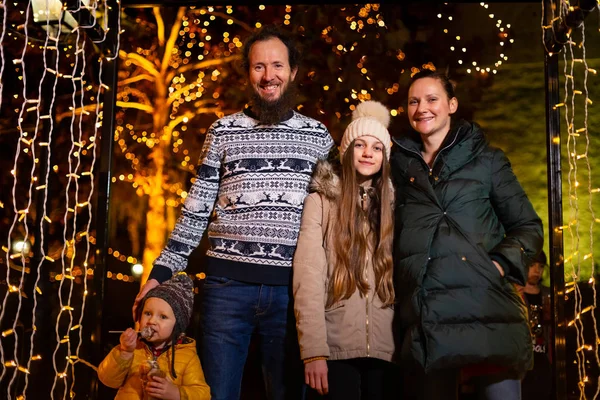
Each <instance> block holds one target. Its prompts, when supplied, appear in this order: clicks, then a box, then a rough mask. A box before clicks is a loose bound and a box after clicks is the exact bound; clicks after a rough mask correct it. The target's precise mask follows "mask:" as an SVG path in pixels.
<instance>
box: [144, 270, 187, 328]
mask: <svg viewBox="0 0 600 400" xmlns="http://www.w3.org/2000/svg"><path fill="white" fill-rule="evenodd" d="M151 297H158V298H159V299H163V300H164V301H166V302H167V303H168V304H169V305H170V306H171V308H172V309H173V314H174V315H175V320H176V323H175V329H174V333H176V334H175V335H174V336H175V337H178V336H179V335H180V334H182V333H184V332H185V330H186V329H187V327H188V325H189V323H190V319H191V317H192V309H193V307H194V284H193V282H192V280H191V279H190V277H189V276H188V275H187V274H186V273H185V272H180V273H178V274H176V275H174V276H173V277H172V278H171V279H169V280H168V281H166V282H164V283H162V284H160V285H158V286H157V287H155V288H154V289H152V290H150V291H149V292H148V293H147V294H146V296H145V297H144V298H143V299H142V302H141V306H140V307H139V308H138V309H139V310H140V313H139V314H138V320H139V318H140V316H141V310H142V309H143V308H144V304H145V303H146V300H148V299H149V298H151Z"/></svg>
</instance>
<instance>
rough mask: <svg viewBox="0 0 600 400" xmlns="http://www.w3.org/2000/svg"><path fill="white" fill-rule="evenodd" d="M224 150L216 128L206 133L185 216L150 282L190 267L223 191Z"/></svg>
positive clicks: (176, 227)
mask: <svg viewBox="0 0 600 400" xmlns="http://www.w3.org/2000/svg"><path fill="white" fill-rule="evenodd" d="M220 154H221V151H219V141H218V136H215V131H214V128H213V126H211V127H210V129H209V130H208V132H207V133H206V139H205V140H204V145H203V147H202V155H201V157H200V167H199V168H198V173H197V174H196V180H195V181H194V183H193V184H192V187H191V189H190V191H189V193H188V196H187V197H186V199H185V203H184V204H183V209H182V211H181V215H180V216H179V219H178V220H177V224H176V225H175V228H174V229H173V232H171V235H170V236H169V240H168V242H167V246H166V247H165V248H164V249H163V250H162V252H161V253H160V255H159V256H158V258H157V259H156V260H155V261H154V267H153V268H152V271H151V272H150V276H149V279H156V280H157V281H159V282H160V283H162V282H164V281H166V280H167V279H169V278H170V277H171V276H172V275H173V274H174V273H176V272H179V271H183V270H185V269H186V267H187V263H188V257H189V255H190V254H191V253H192V251H193V250H194V249H195V248H196V247H198V245H199V244H200V240H201V239H202V235H203V234H204V230H205V229H206V227H207V225H208V221H209V219H210V215H211V213H212V210H213V208H214V204H215V200H216V198H217V194H218V191H219V181H220V178H221V176H220V175H221V174H220V171H221V155H220Z"/></svg>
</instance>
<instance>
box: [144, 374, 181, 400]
mask: <svg viewBox="0 0 600 400" xmlns="http://www.w3.org/2000/svg"><path fill="white" fill-rule="evenodd" d="M146 393H148V394H149V395H150V396H152V397H155V398H157V399H163V400H180V398H181V397H180V395H179V388H178V387H177V386H176V385H175V384H174V383H173V382H171V381H170V380H169V379H167V378H162V377H160V376H153V377H152V379H151V380H149V381H148V384H147V385H146Z"/></svg>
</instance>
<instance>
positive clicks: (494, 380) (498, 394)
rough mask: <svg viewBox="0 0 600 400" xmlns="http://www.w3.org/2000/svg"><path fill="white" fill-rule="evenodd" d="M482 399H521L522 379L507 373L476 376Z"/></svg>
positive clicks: (479, 396)
mask: <svg viewBox="0 0 600 400" xmlns="http://www.w3.org/2000/svg"><path fill="white" fill-rule="evenodd" d="M474 380H475V387H476V388H477V398H478V399H480V400H508V399H510V400H521V380H519V379H516V378H514V377H511V376H506V374H497V375H483V376H478V377H477V378H474Z"/></svg>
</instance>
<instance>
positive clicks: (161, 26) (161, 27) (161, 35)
mask: <svg viewBox="0 0 600 400" xmlns="http://www.w3.org/2000/svg"><path fill="white" fill-rule="evenodd" d="M152 12H153V13H154V17H155V18H156V27H157V30H158V33H157V36H158V44H159V45H160V46H164V45H165V23H164V21H163V18H162V14H161V13H160V8H159V7H153V8H152Z"/></svg>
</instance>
